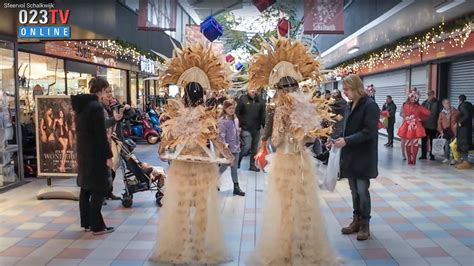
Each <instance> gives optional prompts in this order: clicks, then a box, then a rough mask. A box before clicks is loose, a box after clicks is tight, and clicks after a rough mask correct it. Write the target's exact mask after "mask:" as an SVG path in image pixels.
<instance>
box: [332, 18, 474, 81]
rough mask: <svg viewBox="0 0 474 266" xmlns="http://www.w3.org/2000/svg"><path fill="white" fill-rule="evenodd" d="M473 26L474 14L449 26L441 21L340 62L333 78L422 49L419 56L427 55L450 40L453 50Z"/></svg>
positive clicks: (462, 42)
mask: <svg viewBox="0 0 474 266" xmlns="http://www.w3.org/2000/svg"><path fill="white" fill-rule="evenodd" d="M473 24H474V15H468V16H465V17H463V18H460V19H457V20H454V21H451V22H449V23H445V22H442V23H440V24H439V25H437V26H434V27H432V28H431V29H429V30H427V31H424V32H420V33H417V34H415V35H411V36H408V37H404V38H402V39H399V40H398V41H396V42H394V43H392V44H390V45H387V46H385V47H382V48H379V49H377V50H375V51H373V52H371V53H367V54H364V55H361V56H358V57H355V58H353V59H351V60H349V61H346V62H344V63H341V64H339V65H338V66H336V67H335V69H334V73H332V74H331V77H330V78H335V76H344V75H347V74H350V73H357V72H359V70H361V69H367V68H369V69H370V68H374V67H376V66H377V65H380V64H383V63H387V62H390V63H393V62H394V61H395V60H397V59H400V58H402V59H405V58H406V57H407V56H408V57H409V56H410V55H411V53H413V52H414V50H416V49H419V50H418V52H419V53H420V54H422V53H428V51H429V49H431V48H433V47H434V44H436V43H438V42H446V41H449V44H450V45H451V46H452V47H458V46H460V47H463V46H464V43H465V42H466V41H467V39H468V38H469V36H470V34H471V32H472V30H473V28H474V25H473Z"/></svg>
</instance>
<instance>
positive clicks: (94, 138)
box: [71, 77, 114, 235]
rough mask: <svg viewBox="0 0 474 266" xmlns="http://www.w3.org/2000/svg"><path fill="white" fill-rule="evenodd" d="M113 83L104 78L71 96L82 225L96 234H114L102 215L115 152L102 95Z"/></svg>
mask: <svg viewBox="0 0 474 266" xmlns="http://www.w3.org/2000/svg"><path fill="white" fill-rule="evenodd" d="M108 86H109V83H108V82H107V81H106V80H105V79H103V78H100V77H95V78H93V79H92V80H91V81H90V82H89V88H90V92H91V94H82V95H75V96H71V103H72V108H73V110H74V112H75V114H76V133H77V144H76V147H77V163H78V174H77V185H78V186H79V187H81V193H80V195H79V211H80V214H81V227H84V230H85V231H90V230H92V232H93V233H94V234H95V235H100V234H104V233H110V232H113V231H114V228H113V227H107V226H106V225H105V223H104V219H103V217H102V214H101V209H102V203H103V201H104V197H105V195H106V193H107V192H108V191H110V187H111V186H112V183H111V176H110V166H111V165H112V160H111V158H112V151H111V149H110V144H109V142H108V140H107V134H106V129H105V128H106V120H105V110H104V108H103V107H102V104H101V103H100V102H99V98H101V97H103V96H104V94H105V89H106V88H107V87H108Z"/></svg>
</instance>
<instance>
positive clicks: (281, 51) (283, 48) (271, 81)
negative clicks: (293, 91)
mask: <svg viewBox="0 0 474 266" xmlns="http://www.w3.org/2000/svg"><path fill="white" fill-rule="evenodd" d="M271 42H272V45H270V44H268V43H265V42H264V43H262V45H261V48H260V52H259V53H257V54H255V55H254V56H253V60H252V62H250V66H249V77H250V82H249V88H252V89H258V88H262V87H266V86H273V85H275V84H276V83H278V82H279V81H280V79H281V78H283V77H285V76H290V77H292V78H294V79H295V80H296V81H298V82H300V81H302V80H307V79H314V80H317V79H318V77H319V76H320V66H321V64H320V62H319V61H317V60H316V59H314V56H313V55H312V54H311V53H310V52H309V51H308V49H307V48H306V47H305V46H304V44H303V43H301V42H299V41H290V40H289V39H287V38H283V37H281V38H279V39H276V38H272V39H271Z"/></svg>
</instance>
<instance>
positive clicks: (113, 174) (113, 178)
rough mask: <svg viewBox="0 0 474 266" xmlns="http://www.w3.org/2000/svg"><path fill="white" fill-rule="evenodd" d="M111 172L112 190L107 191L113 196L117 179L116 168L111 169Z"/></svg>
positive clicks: (108, 194)
mask: <svg viewBox="0 0 474 266" xmlns="http://www.w3.org/2000/svg"><path fill="white" fill-rule="evenodd" d="M110 173H111V176H112V185H111V186H110V190H109V192H108V193H107V196H108V197H109V196H112V194H113V193H114V180H115V175H116V173H115V171H114V170H110Z"/></svg>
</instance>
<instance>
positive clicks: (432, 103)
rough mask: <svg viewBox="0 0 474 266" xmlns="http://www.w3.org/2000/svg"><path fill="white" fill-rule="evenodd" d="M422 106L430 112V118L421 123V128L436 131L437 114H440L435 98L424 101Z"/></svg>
mask: <svg viewBox="0 0 474 266" xmlns="http://www.w3.org/2000/svg"><path fill="white" fill-rule="evenodd" d="M422 105H423V106H424V107H426V108H428V110H430V116H429V117H428V119H426V120H425V121H423V126H424V127H425V128H428V129H434V130H437V129H438V117H439V112H441V109H440V104H439V102H438V100H436V99H435V98H433V99H432V100H425V101H424V102H423V104H422Z"/></svg>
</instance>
